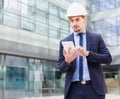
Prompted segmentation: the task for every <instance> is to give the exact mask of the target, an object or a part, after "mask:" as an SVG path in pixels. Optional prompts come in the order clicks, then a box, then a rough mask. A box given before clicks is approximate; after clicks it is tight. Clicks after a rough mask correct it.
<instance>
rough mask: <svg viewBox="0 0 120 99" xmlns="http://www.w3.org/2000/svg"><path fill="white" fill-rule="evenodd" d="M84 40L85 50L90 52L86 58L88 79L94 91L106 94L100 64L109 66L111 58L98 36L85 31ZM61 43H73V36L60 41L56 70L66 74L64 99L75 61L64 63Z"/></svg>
mask: <svg viewBox="0 0 120 99" xmlns="http://www.w3.org/2000/svg"><path fill="white" fill-rule="evenodd" d="M86 40H87V47H86V48H87V50H88V51H90V53H89V56H87V62H88V69H89V73H90V79H91V81H92V85H93V87H94V89H95V91H96V92H97V93H98V94H100V95H104V94H105V93H106V92H107V88H106V84H105V80H104V75H103V71H102V67H101V64H110V63H111V61H112V58H111V55H110V53H109V50H108V49H107V47H106V45H105V43H104V41H103V39H102V37H101V35H100V34H94V33H90V32H89V31H86ZM62 41H73V42H74V34H73V33H72V34H70V35H69V36H67V37H66V38H64V39H63V40H61V41H60V49H59V61H58V68H59V70H60V71H61V72H63V73H66V78H65V90H64V99H66V96H67V94H68V90H69V87H70V84H71V81H72V76H73V73H74V71H75V67H76V66H75V64H76V62H75V60H74V61H73V62H71V63H70V64H67V63H66V62H65V58H64V56H63V46H62V44H61V42H62Z"/></svg>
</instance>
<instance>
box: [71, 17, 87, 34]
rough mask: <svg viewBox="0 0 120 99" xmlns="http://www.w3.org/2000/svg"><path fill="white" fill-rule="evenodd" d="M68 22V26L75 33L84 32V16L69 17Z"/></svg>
mask: <svg viewBox="0 0 120 99" xmlns="http://www.w3.org/2000/svg"><path fill="white" fill-rule="evenodd" d="M69 20H70V25H71V27H72V29H73V30H74V31H75V32H83V31H84V25H85V22H86V17H85V16H74V17H69Z"/></svg>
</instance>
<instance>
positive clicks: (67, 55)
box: [63, 47, 79, 63]
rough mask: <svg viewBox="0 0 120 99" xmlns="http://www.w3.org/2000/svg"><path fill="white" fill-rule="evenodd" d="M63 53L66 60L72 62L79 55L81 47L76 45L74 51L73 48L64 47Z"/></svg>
mask: <svg viewBox="0 0 120 99" xmlns="http://www.w3.org/2000/svg"><path fill="white" fill-rule="evenodd" d="M63 55H64V57H65V61H66V62H67V63H71V62H72V61H73V60H74V59H75V58H76V57H77V56H78V55H79V48H78V47H76V48H74V50H73V51H71V48H69V49H68V50H67V51H66V50H65V49H63Z"/></svg>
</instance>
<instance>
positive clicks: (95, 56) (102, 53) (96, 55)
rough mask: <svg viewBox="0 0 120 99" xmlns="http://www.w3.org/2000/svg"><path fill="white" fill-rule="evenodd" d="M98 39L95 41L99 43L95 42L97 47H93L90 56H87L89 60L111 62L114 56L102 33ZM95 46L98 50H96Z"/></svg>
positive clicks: (101, 62)
mask: <svg viewBox="0 0 120 99" xmlns="http://www.w3.org/2000/svg"><path fill="white" fill-rule="evenodd" d="M97 40H98V41H97V42H95V43H98V44H97V46H96V44H95V46H96V47H93V50H91V51H90V52H89V56H87V60H88V61H91V62H96V63H100V64H110V63H111V62H112V57H111V54H110V52H109V50H108V48H107V47H106V45H105V42H104V40H103V39H102V37H101V35H99V36H98V38H97ZM94 48H95V49H97V50H94Z"/></svg>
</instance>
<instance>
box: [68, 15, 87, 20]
mask: <svg viewBox="0 0 120 99" xmlns="http://www.w3.org/2000/svg"><path fill="white" fill-rule="evenodd" d="M81 17H82V18H83V17H85V16H83V15H79V16H71V17H68V18H69V19H76V18H81Z"/></svg>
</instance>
